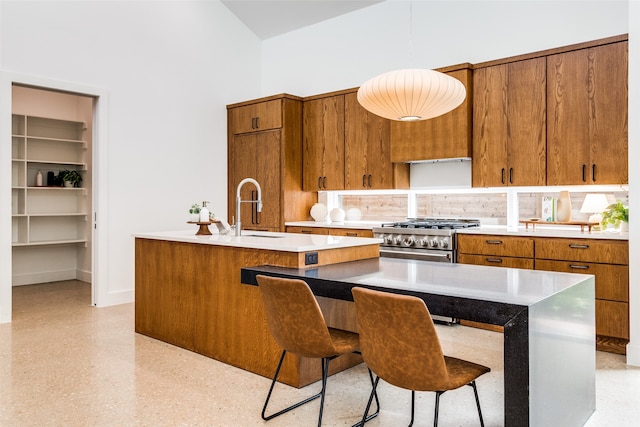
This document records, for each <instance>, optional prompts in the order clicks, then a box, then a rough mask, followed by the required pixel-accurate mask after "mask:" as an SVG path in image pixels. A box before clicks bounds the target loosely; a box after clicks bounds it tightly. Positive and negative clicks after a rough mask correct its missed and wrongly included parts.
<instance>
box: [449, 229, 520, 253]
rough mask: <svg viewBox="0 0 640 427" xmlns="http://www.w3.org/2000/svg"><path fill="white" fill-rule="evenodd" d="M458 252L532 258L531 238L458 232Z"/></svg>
mask: <svg viewBox="0 0 640 427" xmlns="http://www.w3.org/2000/svg"><path fill="white" fill-rule="evenodd" d="M457 239H458V253H459V254H476V255H493V256H508V257H516V258H533V239H530V238H527V237H514V236H500V235H490V234H458V235H457Z"/></svg>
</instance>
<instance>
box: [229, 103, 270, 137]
mask: <svg viewBox="0 0 640 427" xmlns="http://www.w3.org/2000/svg"><path fill="white" fill-rule="evenodd" d="M230 115H231V121H230V123H231V124H232V126H231V127H230V131H231V133H233V134H240V133H249V132H257V131H261V130H269V129H279V128H281V127H282V102H281V101H280V100H279V99H278V100H272V101H265V102H256V103H254V104H249V105H245V106H241V107H237V108H234V109H232V110H230Z"/></svg>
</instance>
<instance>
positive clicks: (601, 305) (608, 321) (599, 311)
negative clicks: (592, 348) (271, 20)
mask: <svg viewBox="0 0 640 427" xmlns="http://www.w3.org/2000/svg"><path fill="white" fill-rule="evenodd" d="M596 335H604V336H607V337H615V338H623V339H629V304H628V303H626V302H617V301H604V300H596Z"/></svg>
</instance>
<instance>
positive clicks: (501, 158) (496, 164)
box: [472, 64, 508, 187]
mask: <svg viewBox="0 0 640 427" xmlns="http://www.w3.org/2000/svg"><path fill="white" fill-rule="evenodd" d="M506 92H507V65H506V64H502V65H496V66H493V67H486V68H480V69H478V70H475V71H474V74H473V158H472V162H473V163H472V183H473V186H474V187H499V186H503V185H506V184H507V173H508V170H507V102H506V101H507V100H506Z"/></svg>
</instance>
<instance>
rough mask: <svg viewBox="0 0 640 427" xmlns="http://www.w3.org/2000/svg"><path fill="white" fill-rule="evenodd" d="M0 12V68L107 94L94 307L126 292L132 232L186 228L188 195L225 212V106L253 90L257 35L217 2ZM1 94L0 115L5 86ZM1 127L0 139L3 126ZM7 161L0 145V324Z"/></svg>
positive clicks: (59, 4) (4, 314) (8, 4)
mask: <svg viewBox="0 0 640 427" xmlns="http://www.w3.org/2000/svg"><path fill="white" fill-rule="evenodd" d="M0 19H1V21H0V43H1V44H0V53H1V56H0V71H2V72H5V73H11V74H14V73H15V74H17V75H26V76H39V77H42V78H44V79H50V80H53V81H61V82H75V83H77V84H81V85H85V86H88V87H96V88H101V90H103V91H104V93H107V94H108V104H107V105H102V107H103V108H106V109H108V115H107V116H108V118H109V121H108V123H98V125H99V126H101V127H102V131H103V134H104V135H105V136H106V140H102V141H98V144H104V145H103V148H104V153H105V154H106V156H108V171H107V172H106V173H107V175H108V182H103V183H100V185H101V186H103V189H104V192H106V196H105V200H106V203H105V204H104V206H102V210H101V211H100V212H98V216H99V224H100V221H102V224H108V229H109V236H108V242H107V243H106V248H107V249H106V252H107V253H106V254H102V255H103V256H104V259H105V260H106V261H107V262H106V264H107V265H103V266H102V267H103V268H105V269H108V275H107V277H108V280H107V283H104V284H100V285H101V286H105V287H106V292H104V295H105V298H103V300H102V301H98V304H99V305H109V304H112V303H116V302H122V301H127V300H128V301H131V300H132V299H133V287H134V286H133V285H134V283H133V280H134V252H133V246H134V245H133V239H132V237H131V234H132V233H134V232H141V231H150V230H168V229H185V228H186V227H187V225H186V224H185V221H186V220H187V218H188V214H187V210H188V208H189V207H190V206H191V204H192V203H194V202H197V201H202V200H209V201H211V202H212V203H211V206H212V210H214V211H215V212H217V213H224V212H226V164H227V158H226V109H225V105H226V104H229V103H232V102H237V101H240V100H245V99H249V98H252V97H255V96H256V94H258V93H259V91H260V90H259V88H260V69H261V67H260V49H261V47H260V41H259V40H258V39H257V38H256V37H255V35H253V33H251V32H250V31H249V30H248V29H246V28H245V27H244V26H243V25H242V24H240V23H239V21H238V20H237V19H236V17H235V16H234V15H233V14H232V13H231V12H230V11H229V10H228V9H227V8H226V7H225V6H223V5H222V4H221V3H219V2H218V1H215V0H213V1H206V2H204V1H193V2H191V1H179V2H178V1H175V2H165V1H157V2H155V1H142V2H133V1H131V2H120V1H117V2H107V1H105V2H93V1H92V2H69V1H42V2H38V1H29V2H23V1H6V0H3V1H2V2H1V3H0ZM5 85H6V83H5ZM0 91H1V94H2V96H3V97H5V98H3V99H1V100H0V114H1V115H2V117H1V120H2V121H1V122H0V123H2V124H6V118H5V116H7V115H8V114H9V113H10V108H11V107H10V105H7V102H6V96H9V97H10V92H9V94H8V95H7V90H6V88H5V87H3V88H0ZM1 132H3V133H2V138H3V139H0V140H4V138H6V137H7V136H6V135H7V132H8V129H7V127H6V126H3V127H2V130H1ZM7 140H8V139H7ZM9 162H10V150H9V152H7V150H6V149H4V147H3V148H2V149H0V164H2V165H3V166H2V167H0V178H1V179H0V188H1V189H0V197H1V200H0V224H2V225H0V227H2V231H3V233H2V236H0V239H1V240H0V255H1V256H2V260H0V262H1V264H2V268H1V269H0V322H2V321H5V322H6V321H9V320H10V302H11V297H10V286H11V276H10V271H8V274H7V270H8V269H7V268H5V266H7V265H10V262H9V260H8V258H9V257H10V240H9V239H10V223H11V220H10V210H9V209H10V175H9V174H8V173H5V172H4V171H6V170H10V169H11V168H10V167H6V168H5V166H4V165H10V163H9ZM7 189H9V190H7ZM5 206H9V208H8V209H7V208H5ZM5 224H9V226H8V227H7V226H6V225H5ZM5 230H9V233H5V232H4V231H5ZM7 248H9V250H8V251H7ZM7 289H8V290H7Z"/></svg>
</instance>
